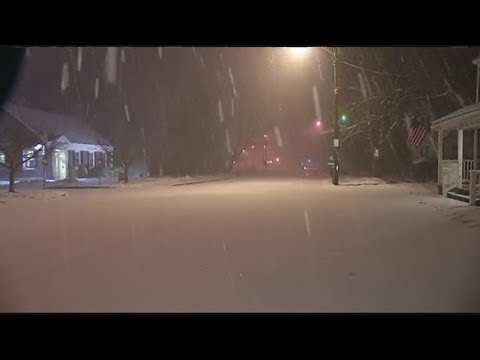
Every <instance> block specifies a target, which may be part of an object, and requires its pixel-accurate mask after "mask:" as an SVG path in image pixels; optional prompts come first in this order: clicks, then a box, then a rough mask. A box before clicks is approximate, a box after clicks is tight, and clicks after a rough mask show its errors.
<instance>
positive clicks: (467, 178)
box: [462, 160, 480, 182]
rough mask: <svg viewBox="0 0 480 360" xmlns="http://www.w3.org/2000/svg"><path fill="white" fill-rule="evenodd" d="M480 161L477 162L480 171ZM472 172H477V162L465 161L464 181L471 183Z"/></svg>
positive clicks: (463, 168)
mask: <svg viewBox="0 0 480 360" xmlns="http://www.w3.org/2000/svg"><path fill="white" fill-rule="evenodd" d="M478 165H480V164H479V161H477V169H479V166H478ZM470 170H475V161H474V160H463V166H462V180H464V181H466V182H469V181H470Z"/></svg>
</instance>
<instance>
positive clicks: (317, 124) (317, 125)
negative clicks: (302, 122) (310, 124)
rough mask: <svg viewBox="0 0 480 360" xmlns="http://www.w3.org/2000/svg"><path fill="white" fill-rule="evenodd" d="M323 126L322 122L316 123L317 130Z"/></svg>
mask: <svg viewBox="0 0 480 360" xmlns="http://www.w3.org/2000/svg"><path fill="white" fill-rule="evenodd" d="M321 125H322V123H321V122H320V120H317V121H316V122H315V126H316V127H317V128H319V127H320V126H321Z"/></svg>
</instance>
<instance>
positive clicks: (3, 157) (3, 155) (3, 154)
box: [0, 151, 5, 164]
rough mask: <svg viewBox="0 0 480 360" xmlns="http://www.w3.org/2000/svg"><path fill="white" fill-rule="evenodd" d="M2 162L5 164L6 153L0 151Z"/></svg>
mask: <svg viewBox="0 0 480 360" xmlns="http://www.w3.org/2000/svg"><path fill="white" fill-rule="evenodd" d="M0 163H3V164H5V153H3V152H1V151H0Z"/></svg>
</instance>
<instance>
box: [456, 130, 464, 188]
mask: <svg viewBox="0 0 480 360" xmlns="http://www.w3.org/2000/svg"><path fill="white" fill-rule="evenodd" d="M457 165H458V182H457V186H458V187H459V188H461V187H462V179H463V129H462V130H458V148H457Z"/></svg>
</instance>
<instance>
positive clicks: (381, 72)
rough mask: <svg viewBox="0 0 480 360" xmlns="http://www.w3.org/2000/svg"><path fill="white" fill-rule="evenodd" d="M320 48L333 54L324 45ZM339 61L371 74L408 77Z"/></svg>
mask: <svg viewBox="0 0 480 360" xmlns="http://www.w3.org/2000/svg"><path fill="white" fill-rule="evenodd" d="M320 49H322V50H325V51H326V52H328V53H329V54H330V55H333V52H332V51H330V50H328V49H327V48H325V47H320ZM340 62H341V63H342V64H345V65H348V66H351V67H353V68H355V69H359V70H363V71H367V72H370V73H373V74H379V75H387V76H398V77H408V75H402V74H392V73H388V72H383V71H377V70H371V69H367V68H365V67H363V66H359V65H355V64H352V63H349V62H347V61H344V60H341V61H340Z"/></svg>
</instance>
